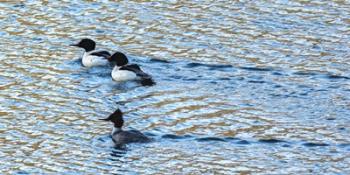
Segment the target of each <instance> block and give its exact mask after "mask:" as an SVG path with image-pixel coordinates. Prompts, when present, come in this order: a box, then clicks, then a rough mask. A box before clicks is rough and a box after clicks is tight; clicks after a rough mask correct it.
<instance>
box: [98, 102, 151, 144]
mask: <svg viewBox="0 0 350 175" xmlns="http://www.w3.org/2000/svg"><path fill="white" fill-rule="evenodd" d="M100 120H104V121H110V122H112V123H113V129H112V133H111V135H112V139H113V141H114V143H115V144H116V145H117V146H121V145H125V144H128V143H135V142H138V143H146V142H150V141H151V139H150V138H148V137H147V136H145V135H144V134H142V133H141V132H140V131H137V130H128V131H124V130H123V129H122V127H123V125H124V119H123V113H122V111H121V110H120V109H117V110H116V111H115V112H114V113H113V114H111V115H109V116H108V117H107V118H105V119H100Z"/></svg>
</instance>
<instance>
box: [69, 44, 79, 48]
mask: <svg viewBox="0 0 350 175" xmlns="http://www.w3.org/2000/svg"><path fill="white" fill-rule="evenodd" d="M69 46H75V47H78V44H69Z"/></svg>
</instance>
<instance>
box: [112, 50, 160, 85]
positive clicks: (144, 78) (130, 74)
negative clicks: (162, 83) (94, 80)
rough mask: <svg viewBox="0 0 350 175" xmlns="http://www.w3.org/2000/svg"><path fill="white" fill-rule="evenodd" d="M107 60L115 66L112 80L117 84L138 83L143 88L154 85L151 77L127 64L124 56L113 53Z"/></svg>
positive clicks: (136, 66)
mask: <svg viewBox="0 0 350 175" xmlns="http://www.w3.org/2000/svg"><path fill="white" fill-rule="evenodd" d="M108 60H109V61H110V62H112V63H114V64H115V66H114V68H113V70H112V73H111V75H112V78H113V80H114V81H117V82H125V81H133V80H137V81H140V82H141V84H142V85H144V86H152V85H154V84H155V82H154V81H153V79H152V77H151V76H150V75H149V74H147V73H145V72H143V71H142V70H141V68H140V66H138V65H137V64H128V63H129V60H128V58H127V57H126V55H125V54H123V53H121V52H115V53H114V54H113V55H112V56H110V57H109V58H108Z"/></svg>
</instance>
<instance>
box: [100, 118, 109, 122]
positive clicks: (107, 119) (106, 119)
mask: <svg viewBox="0 0 350 175" xmlns="http://www.w3.org/2000/svg"><path fill="white" fill-rule="evenodd" d="M99 120H103V121H109V118H100V119H99Z"/></svg>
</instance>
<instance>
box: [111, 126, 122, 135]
mask: <svg viewBox="0 0 350 175" xmlns="http://www.w3.org/2000/svg"><path fill="white" fill-rule="evenodd" d="M121 131H123V130H122V128H121V127H116V126H113V129H112V135H114V134H116V133H118V132H121Z"/></svg>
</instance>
